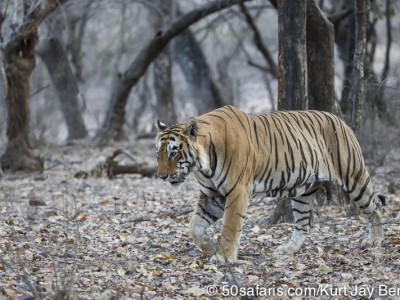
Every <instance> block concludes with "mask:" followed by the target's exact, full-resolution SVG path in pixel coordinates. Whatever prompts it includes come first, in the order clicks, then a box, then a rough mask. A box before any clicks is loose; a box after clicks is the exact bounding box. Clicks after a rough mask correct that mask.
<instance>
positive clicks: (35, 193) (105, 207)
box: [0, 139, 400, 300]
mask: <svg viewBox="0 0 400 300" xmlns="http://www.w3.org/2000/svg"><path fill="white" fill-rule="evenodd" d="M129 145H130V146H128V144H117V145H114V146H113V147H112V148H111V147H109V148H104V149H98V148H96V147H93V146H92V145H88V144H75V145H69V146H63V147H47V148H44V149H42V150H41V155H42V157H43V158H44V160H45V168H46V171H45V172H44V174H42V175H17V176H16V175H7V174H6V175H5V176H4V177H3V178H1V179H0V210H1V214H0V299H25V300H26V299H41V298H45V299H53V298H56V299H166V298H171V299H191V298H192V299H197V298H204V299H205V298H214V299H219V298H227V299H228V298H239V296H241V297H242V298H252V299H255V298H257V295H258V296H259V297H260V298H266V297H267V298H268V299H282V298H284V299H285V298H286V299H289V298H296V299H313V298H318V299H320V298H325V299H331V298H335V299H360V298H363V297H364V298H365V299H368V298H370V299H377V298H379V297H380V298H381V299H399V298H400V213H399V212H400V197H399V194H400V190H399V185H398V180H397V181H395V179H396V178H397V179H398V177H399V176H398V175H399V174H398V173H396V172H399V171H398V170H397V171H396V170H394V171H393V170H392V169H393V168H392V169H391V168H390V167H386V166H383V167H378V168H376V170H374V172H373V173H374V174H375V176H374V184H375V186H376V188H377V190H379V191H381V192H383V193H385V195H386V196H387V202H388V205H387V206H386V207H385V217H384V230H385V242H384V245H383V246H382V247H379V248H374V249H360V243H361V240H362V238H363V235H364V232H365V227H366V223H365V221H364V220H363V219H362V218H361V217H359V216H352V217H347V216H346V215H347V214H348V210H346V209H345V208H342V207H339V206H324V207H322V208H320V209H319V222H317V223H316V224H315V226H314V228H313V229H312V234H311V237H310V238H309V239H308V240H307V242H306V243H305V246H304V247H303V249H302V250H301V251H300V252H299V253H298V254H296V255H295V256H283V255H282V256H279V255H275V254H274V253H273V251H274V249H275V248H276V247H278V246H279V245H281V244H283V243H285V242H286V241H287V239H288V238H289V236H290V234H291V231H292V226H291V225H290V224H278V225H266V223H265V220H266V218H267V217H268V216H270V215H271V213H272V211H273V209H274V200H273V199H267V198H265V199H261V198H257V199H253V200H252V202H251V205H250V208H249V214H248V218H247V219H246V224H245V228H244V232H243V235H242V239H241V246H240V252H239V260H240V262H239V263H237V264H231V265H214V264H210V263H209V262H208V258H207V257H205V256H203V255H202V253H201V252H200V251H199V250H198V249H197V248H196V247H195V246H194V244H193V242H192V240H191V238H190V236H189V234H188V226H189V222H190V218H191V211H192V210H193V205H194V204H195V200H196V197H197V194H198V186H197V183H196V181H195V179H194V178H193V177H191V178H189V179H188V180H187V182H186V183H185V184H184V185H183V186H181V187H180V188H179V189H173V188H172V187H171V186H170V185H169V184H166V183H164V182H161V181H159V180H157V179H155V178H142V177H141V176H139V175H125V176H119V177H118V178H116V179H114V180H109V179H108V178H107V177H106V176H103V177H100V178H94V177H88V178H86V179H82V178H81V179H78V178H74V174H75V173H76V172H78V171H81V170H85V171H88V170H90V169H91V168H93V167H94V166H95V165H96V164H97V163H98V162H100V161H103V160H104V159H105V158H106V157H107V156H109V155H110V154H111V153H112V152H113V151H114V150H115V149H116V148H126V149H128V150H129V151H131V152H132V153H134V155H135V157H136V158H137V160H138V161H142V160H143V161H147V162H148V163H149V164H150V165H155V163H156V162H155V155H154V146H153V140H150V139H149V140H139V141H131V142H130V143H129ZM132 145H135V146H132ZM127 162H128V161H127ZM390 172H395V173H390ZM396 174H397V175H396ZM388 178H389V179H388ZM392 179H393V180H394V181H393V182H391V181H390V180H392ZM220 226H221V224H220V223H217V225H216V226H215V227H214V228H212V229H211V234H212V235H214V237H215V238H217V237H218V232H219V229H220Z"/></svg>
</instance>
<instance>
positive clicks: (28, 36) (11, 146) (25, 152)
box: [1, 0, 65, 171]
mask: <svg viewBox="0 0 400 300" xmlns="http://www.w3.org/2000/svg"><path fill="white" fill-rule="evenodd" d="M63 2H65V1H63V0H58V1H56V0H49V1H46V2H45V3H42V2H33V3H31V2H30V1H25V2H24V18H23V20H22V22H21V24H14V25H16V26H15V27H16V29H15V30H14V31H13V32H12V34H11V36H10V39H9V40H8V41H7V42H6V44H5V46H4V68H5V74H6V78H7V84H8V87H7V97H6V103H7V110H8V121H7V137H8V144H7V148H6V151H5V153H4V154H3V156H2V157H1V165H2V168H3V169H11V170H13V171H15V170H23V171H42V170H43V162H42V160H41V159H40V158H39V157H37V156H35V155H34V154H33V153H32V149H31V145H30V143H29V138H28V134H29V106H28V98H29V91H30V86H29V78H30V75H31V73H32V71H33V69H34V68H35V63H36V60H35V46H36V44H37V41H38V26H39V25H40V24H41V23H42V22H43V21H44V19H45V18H46V17H47V16H48V15H49V14H50V13H51V12H52V11H54V10H55V9H56V8H57V7H58V6H59V5H60V4H62V3H63ZM12 27H14V26H12Z"/></svg>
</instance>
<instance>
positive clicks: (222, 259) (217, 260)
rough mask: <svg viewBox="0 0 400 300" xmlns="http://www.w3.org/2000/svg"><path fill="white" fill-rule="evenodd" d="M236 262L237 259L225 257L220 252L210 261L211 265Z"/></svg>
mask: <svg viewBox="0 0 400 300" xmlns="http://www.w3.org/2000/svg"><path fill="white" fill-rule="evenodd" d="M236 261H237V259H236V257H225V256H223V255H222V254H220V253H219V252H217V253H215V254H214V255H213V256H212V257H211V258H210V260H209V262H210V263H211V264H218V263H220V264H224V263H234V262H236Z"/></svg>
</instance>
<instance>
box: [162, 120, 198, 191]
mask: <svg viewBox="0 0 400 300" xmlns="http://www.w3.org/2000/svg"><path fill="white" fill-rule="evenodd" d="M157 129H158V134H157V140H156V154H157V161H158V171H157V177H158V178H160V179H162V180H165V181H168V182H170V183H171V185H179V184H181V183H183V182H184V181H185V178H186V176H187V175H188V174H189V173H190V171H191V170H192V168H194V167H195V166H196V160H195V154H194V153H195V152H194V150H193V144H194V143H195V142H196V137H197V129H198V126H197V121H196V119H194V118H191V119H189V120H188V121H187V122H186V123H182V124H178V125H174V126H171V127H168V126H167V125H165V124H164V123H162V122H160V121H157Z"/></svg>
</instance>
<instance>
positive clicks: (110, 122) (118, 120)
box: [97, 0, 248, 144]
mask: <svg viewBox="0 0 400 300" xmlns="http://www.w3.org/2000/svg"><path fill="white" fill-rule="evenodd" d="M243 1H248V0H216V1H213V2H210V3H207V4H205V5H203V6H201V7H199V8H197V9H194V10H192V11H190V12H188V13H186V14H184V15H183V16H181V17H179V18H177V19H176V20H175V21H174V22H172V23H171V24H169V25H168V26H166V27H165V28H163V29H162V30H160V31H159V32H157V34H156V35H155V36H154V37H153V39H151V40H150V41H149V42H148V43H147V44H146V45H145V46H144V47H143V48H142V50H141V51H140V52H139V54H138V55H137V57H136V58H135V59H134V60H133V62H132V63H131V64H130V66H129V67H128V69H127V70H126V71H125V72H124V73H123V74H119V75H118V78H117V79H116V80H115V84H114V86H113V88H112V94H111V100H110V105H109V108H108V110H107V115H106V118H105V121H104V123H103V126H102V128H101V129H100V130H99V131H98V133H97V140H98V142H99V143H100V144H104V143H108V142H109V140H111V139H120V138H121V137H122V127H123V124H124V120H125V106H126V103H127V101H128V96H129V93H130V91H131V89H132V88H133V86H135V84H136V83H137V82H138V80H139V79H140V77H142V75H143V74H144V73H145V72H146V70H147V68H148V66H149V65H150V64H151V63H152V62H153V61H154V59H155V58H156V57H157V56H158V55H159V54H160V53H161V51H162V50H163V49H164V47H165V46H166V45H167V44H168V43H169V41H170V40H171V39H172V38H174V37H175V36H176V35H178V34H180V33H181V32H182V31H183V30H185V29H186V28H188V27H189V26H190V25H192V24H193V23H195V22H197V21H198V20H201V19H202V18H204V17H206V16H208V15H210V14H212V13H214V12H216V11H220V10H222V9H224V8H226V7H230V6H232V5H235V4H238V3H240V2H243Z"/></svg>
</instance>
